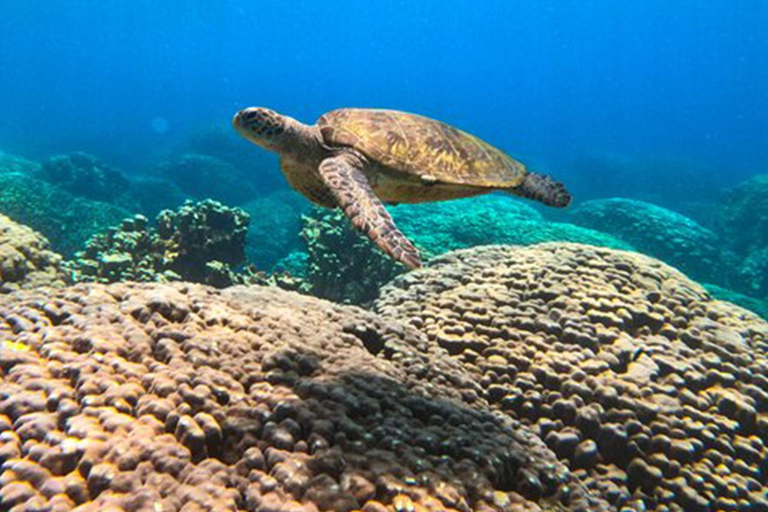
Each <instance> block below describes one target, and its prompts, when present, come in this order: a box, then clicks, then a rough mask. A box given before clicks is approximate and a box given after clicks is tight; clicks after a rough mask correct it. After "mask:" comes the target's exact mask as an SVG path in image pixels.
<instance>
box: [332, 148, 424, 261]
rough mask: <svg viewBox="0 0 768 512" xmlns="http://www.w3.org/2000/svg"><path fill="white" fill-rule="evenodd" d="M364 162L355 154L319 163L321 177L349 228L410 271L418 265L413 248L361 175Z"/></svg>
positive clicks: (347, 154)
mask: <svg viewBox="0 0 768 512" xmlns="http://www.w3.org/2000/svg"><path fill="white" fill-rule="evenodd" d="M363 165H364V164H363V161H362V159H361V157H359V156H357V155H355V154H354V153H351V152H349V153H342V154H340V155H338V156H334V157H331V158H326V159H325V160H323V161H322V163H320V167H319V169H318V170H319V171H320V176H321V177H322V178H323V181H324V182H325V185H326V186H327V187H328V189H329V190H330V191H331V194H333V197H334V198H336V202H337V203H338V205H339V206H340V207H341V209H342V210H343V211H344V214H345V215H346V216H347V217H348V218H349V220H350V221H351V222H352V225H353V226H354V227H355V228H356V229H358V230H360V231H362V232H363V233H365V234H366V236H368V238H370V239H371V240H372V241H373V243H375V244H376V245H378V246H379V247H380V248H381V249H382V250H383V251H384V252H385V253H387V254H389V255H390V256H392V257H393V258H395V259H396V260H397V261H400V262H402V263H404V264H405V265H406V266H408V267H410V268H418V267H420V266H421V257H420V256H419V252H418V251H417V250H416V248H415V247H414V246H413V244H411V242H410V241H409V240H408V239H407V238H406V237H405V235H403V234H402V233H401V232H400V230H399V229H397V227H396V226H395V223H394V221H393V220H392V217H390V215H389V212H387V210H386V208H384V205H383V204H382V203H381V201H380V200H379V198H378V197H376V194H374V193H373V189H371V185H370V183H368V178H367V177H366V176H365V173H364V172H363Z"/></svg>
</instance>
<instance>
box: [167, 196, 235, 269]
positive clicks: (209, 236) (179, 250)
mask: <svg viewBox="0 0 768 512" xmlns="http://www.w3.org/2000/svg"><path fill="white" fill-rule="evenodd" d="M249 222H250V216H249V215H248V213H247V212H246V211H244V210H242V209H240V208H230V207H228V206H224V205H223V204H221V203H219V202H216V201H212V200H210V199H207V200H205V201H200V202H197V203H192V202H187V203H186V204H185V205H184V206H182V207H181V208H179V209H178V210H164V211H162V212H160V214H159V215H158V216H157V220H156V224H157V234H158V235H159V236H160V238H162V239H163V240H167V241H168V244H169V245H168V252H169V253H170V254H169V255H168V259H169V260H170V264H169V268H170V269H171V270H173V271H175V272H177V273H179V274H180V275H182V276H185V279H188V280H191V281H197V280H198V279H200V278H201V277H202V276H201V275H199V274H198V273H197V271H198V269H199V268H200V266H201V265H205V263H206V262H208V261H219V262H221V263H225V264H227V265H238V264H240V263H242V262H243V260H244V259H245V235H246V233H247V232H248V223H249Z"/></svg>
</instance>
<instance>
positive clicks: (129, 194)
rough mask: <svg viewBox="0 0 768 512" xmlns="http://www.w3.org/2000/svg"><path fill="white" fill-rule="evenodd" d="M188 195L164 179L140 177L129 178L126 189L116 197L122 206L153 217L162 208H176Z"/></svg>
mask: <svg viewBox="0 0 768 512" xmlns="http://www.w3.org/2000/svg"><path fill="white" fill-rule="evenodd" d="M188 199H190V197H189V196H188V195H187V194H185V193H184V192H183V191H182V190H181V189H180V188H179V187H178V186H176V185H175V184H174V183H173V182H171V181H168V180H166V179H158V178H152V177H140V178H136V179H133V180H131V184H130V185H129V187H128V190H127V191H126V192H125V193H124V194H122V195H121V196H120V197H119V198H117V200H116V203H117V204H118V205H120V206H122V207H123V208H125V209H127V210H129V211H131V212H134V213H140V214H142V215H145V216H147V217H150V218H154V217H155V216H156V215H157V214H158V213H160V212H161V211H163V210H167V209H172V208H178V207H179V206H181V205H183V204H184V203H185V202H186V201H187V200H188Z"/></svg>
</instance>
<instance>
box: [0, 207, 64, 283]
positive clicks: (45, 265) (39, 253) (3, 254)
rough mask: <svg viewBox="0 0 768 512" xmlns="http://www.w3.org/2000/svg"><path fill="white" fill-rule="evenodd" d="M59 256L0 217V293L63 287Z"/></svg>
mask: <svg viewBox="0 0 768 512" xmlns="http://www.w3.org/2000/svg"><path fill="white" fill-rule="evenodd" d="M64 278H65V276H64V272H63V271H62V270H61V256H59V255H58V254H56V253H55V252H53V251H51V250H50V248H49V245H48V240H46V239H45V237H44V236H42V235H41V234H39V233H37V232H35V231H33V230H32V229H30V228H28V227H26V226H22V225H20V224H16V223H15V222H13V221H12V220H11V219H9V218H8V217H6V216H5V215H0V293H7V292H9V291H13V290H17V289H19V288H34V287H37V286H62V285H64V280H65V279H64Z"/></svg>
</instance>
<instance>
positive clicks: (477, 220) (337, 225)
mask: <svg viewBox="0 0 768 512" xmlns="http://www.w3.org/2000/svg"><path fill="white" fill-rule="evenodd" d="M390 211H391V213H392V217H393V218H394V220H395V223H396V224H397V226H398V227H399V228H400V230H402V231H403V233H405V234H406V235H407V236H408V237H409V238H410V239H411V240H412V241H413V242H414V244H415V245H416V246H417V247H418V248H419V249H420V250H421V252H422V256H423V258H424V259H425V260H426V259H429V258H431V257H434V256H436V255H439V254H443V253H445V252H448V251H452V250H455V249H464V248H467V247H472V246H475V245H478V244H489V243H506V244H520V245H531V244H535V243H540V242H551V241H565V242H579V243H586V244H591V245H599V246H606V247H612V248H618V249H631V248H632V246H631V245H629V244H627V243H625V242H622V241H621V240H618V239H617V238H614V237H613V236H611V235H607V234H604V233H600V232H598V231H593V230H592V229H587V228H584V227H581V226H575V225H573V224H565V223H557V222H548V221H545V220H544V219H543V218H542V216H541V214H539V213H538V212H537V211H536V210H535V209H533V208H532V207H531V206H529V205H527V204H525V203H523V202H521V201H518V200H515V199H511V198H509V197H505V196H501V195H488V196H481V197H474V198H471V199H464V200H456V201H447V202H441V203H431V204H419V205H399V206H396V207H393V208H391V209H390ZM301 235H302V237H303V238H304V240H305V242H306V244H307V252H308V254H309V257H308V259H307V262H308V267H309V268H308V270H307V281H308V283H309V285H310V289H311V291H312V293H313V294H314V295H318V296H321V297H324V298H328V299H331V300H335V301H344V302H347V303H352V304H366V303H368V302H370V301H371V300H373V299H375V298H376V296H377V294H378V289H379V288H380V287H381V285H383V284H385V283H387V282H389V281H390V280H391V279H392V278H394V277H395V276H396V275H399V274H401V273H403V272H404V271H405V268H404V267H403V266H402V265H399V264H397V263H396V262H394V261H392V260H391V258H388V257H386V256H384V255H383V254H382V253H381V252H380V251H379V250H378V249H377V248H376V247H375V246H374V245H373V243H371V242H370V241H369V240H368V239H367V238H365V237H362V236H360V235H359V234H358V233H357V232H356V231H354V229H353V228H352V227H351V226H350V224H349V221H348V220H347V219H346V218H345V217H344V215H343V214H342V213H341V212H338V211H331V210H326V209H320V208H314V209H313V210H312V211H311V212H310V213H309V215H306V216H305V218H304V229H303V230H302V233H301Z"/></svg>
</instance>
